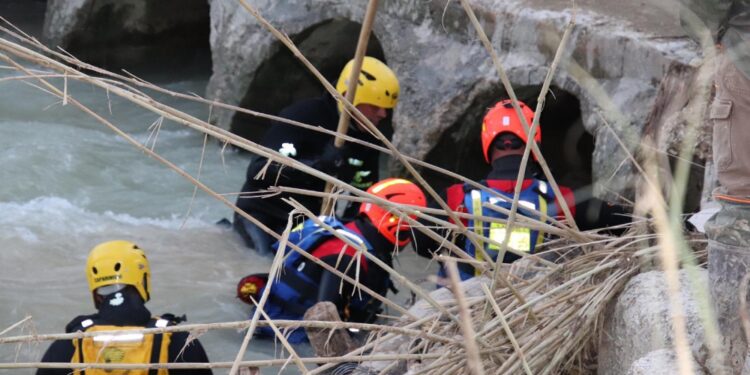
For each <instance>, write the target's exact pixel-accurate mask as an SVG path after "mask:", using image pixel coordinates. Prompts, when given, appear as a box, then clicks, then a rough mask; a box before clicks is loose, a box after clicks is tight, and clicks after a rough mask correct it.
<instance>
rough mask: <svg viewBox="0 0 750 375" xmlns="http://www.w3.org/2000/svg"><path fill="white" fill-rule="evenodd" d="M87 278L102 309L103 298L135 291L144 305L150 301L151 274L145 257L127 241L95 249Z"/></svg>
mask: <svg viewBox="0 0 750 375" xmlns="http://www.w3.org/2000/svg"><path fill="white" fill-rule="evenodd" d="M86 278H87V279H88V283H89V290H90V291H91V294H92V296H93V298H94V306H96V307H97V308H99V302H100V301H101V299H102V298H101V296H106V295H109V294H112V293H114V292H117V291H119V290H122V289H123V288H127V287H128V286H129V287H132V288H134V289H135V290H136V291H137V292H138V295H139V296H140V297H141V298H142V299H143V302H146V301H148V300H149V299H150V298H151V270H150V267H149V264H148V259H146V254H145V253H144V252H143V250H141V249H140V248H139V247H138V245H136V244H134V243H132V242H128V241H119V240H118V241H108V242H104V243H101V244H99V245H96V247H94V248H93V249H92V250H91V252H90V253H89V257H88V260H87V261H86Z"/></svg>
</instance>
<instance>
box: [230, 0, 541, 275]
mask: <svg viewBox="0 0 750 375" xmlns="http://www.w3.org/2000/svg"><path fill="white" fill-rule="evenodd" d="M238 1H239V2H240V4H241V5H242V6H243V7H244V8H245V9H246V10H247V11H248V12H249V13H250V14H251V15H252V16H254V17H255V18H256V19H257V20H258V22H260V24H261V25H262V26H263V27H264V28H265V29H266V30H268V31H269V32H271V34H273V35H274V36H275V37H276V38H277V39H278V40H279V41H280V42H281V43H282V44H284V46H286V47H287V48H288V49H289V50H290V51H291V52H292V53H293V54H294V56H295V57H297V59H298V60H300V61H301V62H302V64H303V65H304V66H305V67H306V68H307V69H308V70H309V71H310V72H311V73H312V74H313V75H314V76H315V77H316V78H317V79H318V81H319V82H320V83H321V84H322V85H323V87H324V88H325V89H326V91H328V93H330V94H331V95H332V96H333V97H334V98H336V100H338V101H339V103H340V104H342V105H343V106H344V108H345V109H346V110H347V111H349V112H350V114H356V116H355V117H356V118H359V119H360V120H361V121H360V125H362V126H364V127H365V128H366V129H367V130H368V131H369V132H370V133H371V134H372V135H373V136H375V138H377V139H378V140H379V141H381V142H382V143H383V144H384V145H386V147H387V148H388V149H389V150H390V151H391V155H392V156H393V157H394V158H395V159H396V160H398V161H399V162H400V163H401V164H402V165H403V166H404V167H405V168H406V170H407V171H408V172H409V174H411V175H412V176H413V177H414V179H415V180H416V181H417V183H418V184H419V185H420V186H421V187H422V188H423V189H424V190H425V191H427V193H428V195H429V196H430V197H432V199H433V200H434V201H435V202H436V203H437V204H438V205H439V206H440V207H441V208H442V209H443V210H445V213H446V214H447V215H448V216H449V217H450V218H451V219H452V220H453V222H455V223H456V224H457V225H458V226H459V230H460V232H461V233H462V234H466V233H468V232H469V230H468V229H467V228H466V227H465V226H464V225H463V223H462V222H461V221H460V220H458V219H457V218H456V217H455V214H454V212H453V211H452V210H451V209H450V208H449V207H448V205H447V203H446V202H445V201H444V200H443V198H442V197H441V196H440V195H439V194H437V193H436V192H435V190H433V189H432V187H431V186H430V185H429V184H428V183H427V181H425V180H424V178H422V176H421V174H420V173H419V172H418V171H417V170H416V169H415V168H414V166H412V165H411V163H409V161H408V160H407V159H406V158H404V156H403V154H401V153H400V152H399V151H398V150H397V149H396V147H395V146H393V144H392V143H391V142H390V141H389V140H388V138H387V137H385V136H384V135H383V133H382V132H380V130H379V129H378V128H377V127H376V126H375V125H373V124H372V122H370V120H368V119H367V118H365V117H364V116H362V114H361V113H360V112H359V110H358V109H357V108H356V107H354V105H352V103H350V102H348V101H346V99H345V98H343V97H342V96H341V94H339V92H338V91H337V90H335V88H334V87H333V86H332V85H331V84H330V83H329V82H328V81H327V80H326V79H325V77H324V76H323V75H322V74H321V73H320V72H319V71H318V70H317V69H316V68H315V67H314V66H313V65H312V64H311V63H310V62H309V61H308V60H307V58H306V57H305V56H304V55H303V54H302V53H301V52H300V51H299V49H298V48H297V46H296V45H295V44H294V42H292V40H291V39H289V37H288V36H287V35H285V34H283V33H282V32H280V31H279V30H278V29H276V28H275V27H274V26H273V25H271V24H270V23H269V22H268V20H266V19H265V18H263V16H262V15H261V14H260V13H259V12H258V11H257V10H256V9H255V8H254V7H253V6H251V5H250V4H248V3H247V1H246V0H238ZM519 113H520V112H519ZM333 180H335V181H337V182H338V183H336V184H334V185H335V186H337V187H340V188H344V187H345V186H348V185H347V184H344V183H342V182H341V181H339V180H337V179H333ZM553 188H554V185H553ZM400 216H401V215H400ZM402 218H403V216H402ZM467 238H468V239H469V241H471V242H473V243H474V246H475V248H476V249H477V251H479V252H480V253H482V255H483V256H484V259H491V258H490V257H489V256H488V254H487V253H486V251H485V250H484V247H482V246H478V243H477V242H476V241H475V240H474V239H473V238H471V237H467ZM488 264H490V262H488ZM490 265H491V264H490ZM506 286H509V287H511V288H512V286H510V285H506Z"/></svg>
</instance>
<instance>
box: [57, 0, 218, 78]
mask: <svg viewBox="0 0 750 375" xmlns="http://www.w3.org/2000/svg"><path fill="white" fill-rule="evenodd" d="M177 9H179V11H175V10H177ZM87 11H88V16H87V17H86V19H85V21H84V24H83V25H82V27H78V28H76V29H75V31H74V32H73V33H72V34H71V35H70V36H69V38H68V39H67V43H65V44H66V47H65V49H66V50H67V51H68V52H70V53H71V54H73V56H76V57H77V58H79V59H81V60H82V61H85V62H87V63H90V64H93V65H96V66H99V67H102V68H105V69H107V70H111V71H114V72H121V71H122V70H123V69H124V70H127V71H128V72H131V73H133V74H136V75H138V76H141V77H144V78H146V79H148V80H152V81H164V80H173V79H174V78H175V77H195V76H198V77H205V78H208V77H209V75H210V74H211V46H210V43H209V36H210V26H211V19H210V8H209V4H208V2H207V1H206V0H160V1H146V2H119V1H96V2H92V4H91V6H90V9H88V10H87Z"/></svg>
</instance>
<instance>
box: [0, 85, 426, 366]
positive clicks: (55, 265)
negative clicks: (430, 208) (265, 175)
mask: <svg viewBox="0 0 750 375" xmlns="http://www.w3.org/2000/svg"><path fill="white" fill-rule="evenodd" d="M10 74H11V73H8V72H7V71H5V72H1V71H0V79H1V78H3V77H7V76H9V75H10ZM57 83H58V84H60V85H62V82H57ZM205 83H206V81H205V80H203V79H200V80H184V81H179V82H173V83H169V84H167V85H166V86H167V87H168V88H170V89H172V90H175V91H180V92H197V93H202V92H203V91H204V88H205ZM68 90H69V92H70V94H71V95H72V96H74V97H76V98H77V99H79V100H80V101H81V102H83V103H85V104H86V105H88V106H90V107H91V108H93V109H94V110H96V111H97V112H98V113H100V114H103V115H105V116H106V117H107V118H109V119H111V120H112V121H113V122H114V123H115V124H116V125H118V126H119V127H120V128H121V129H123V130H124V131H126V132H127V133H129V134H130V135H132V136H133V137H135V138H136V139H138V140H139V141H141V142H144V143H145V142H149V145H152V144H154V139H155V140H156V141H155V146H154V149H155V151H157V152H159V153H160V154H161V155H162V156H164V157H166V158H167V159H169V160H171V161H172V162H174V163H175V164H177V165H178V166H180V167H181V168H183V169H184V170H186V171H187V172H189V173H191V174H193V175H197V172H198V169H199V164H200V159H201V152H202V149H203V145H204V143H203V135H202V134H199V133H197V132H195V131H192V130H190V129H187V128H184V127H182V126H179V125H177V124H174V123H169V122H168V121H164V123H163V124H162V127H161V129H160V130H159V132H158V135H157V134H155V133H153V132H152V130H150V129H149V127H150V126H151V125H152V124H153V123H154V121H156V120H157V116H156V115H154V114H152V113H149V112H147V111H145V110H143V109H141V108H139V107H136V106H134V105H132V104H130V103H126V102H124V101H122V100H119V99H117V98H116V97H112V96H110V97H109V98H108V97H107V94H106V93H105V92H102V91H100V90H97V89H94V88H92V87H90V86H87V85H83V84H74V83H69V87H68ZM157 98H159V99H163V101H165V102H166V103H168V104H170V105H173V106H176V107H178V108H180V109H182V110H184V111H186V112H189V113H191V114H193V115H195V116H198V117H202V118H206V117H207V115H208V113H207V112H208V111H207V108H205V107H203V106H201V105H197V104H194V103H186V102H180V101H176V100H175V99H170V98H161V97H158V96H157ZM249 158H250V157H249V156H248V155H245V154H240V153H236V152H231V151H224V152H222V149H221V147H220V145H218V144H216V143H214V142H208V144H207V147H206V150H205V156H204V160H203V166H202V169H201V173H200V176H201V180H202V181H203V182H204V183H206V184H207V185H208V186H210V187H211V188H213V189H214V190H215V191H217V192H219V193H233V192H236V191H238V190H239V188H240V187H241V185H242V182H243V179H244V173H245V167H246V165H247V163H248V161H249ZM0 166H2V168H0V331H2V330H3V329H5V328H6V327H8V326H10V325H12V324H14V323H16V322H18V321H20V320H22V319H24V318H25V317H27V316H31V317H32V319H31V321H30V322H29V323H27V324H25V325H23V326H22V327H20V328H18V329H15V330H14V331H12V332H10V333H8V334H6V336H14V335H20V334H30V333H62V332H63V331H64V327H65V324H66V323H67V322H68V321H70V319H72V318H73V317H75V316H76V315H79V314H88V313H92V312H93V311H94V309H93V305H92V302H91V297H90V294H89V292H88V289H87V286H86V280H85V275H84V272H83V271H84V270H83V268H84V264H85V259H86V256H87V254H88V251H89V250H90V249H91V247H92V246H94V245H95V244H97V243H99V242H101V241H105V240H110V239H127V240H131V241H134V242H136V243H138V244H139V245H140V246H141V247H143V248H144V249H145V250H146V251H147V254H148V255H149V258H150V260H151V267H152V273H153V276H152V285H153V299H152V300H151V301H150V302H149V303H148V305H147V306H148V307H149V308H150V310H151V311H152V312H153V313H156V314H158V313H163V312H172V313H175V314H183V313H184V314H187V317H188V322H189V323H212V322H223V321H236V320H242V319H245V318H246V317H247V316H248V313H249V308H248V306H246V305H243V304H241V303H239V302H238V300H237V299H236V298H235V297H234V286H235V283H236V281H237V280H238V279H239V278H240V277H242V276H244V275H246V274H249V273H255V272H263V271H265V270H267V269H268V267H269V266H270V262H271V259H270V258H266V257H261V256H258V255H256V254H255V253H254V252H253V251H252V250H250V249H246V248H244V247H243V246H242V244H241V243H240V240H239V238H238V237H236V236H235V235H234V234H233V233H232V232H229V231H226V230H224V229H221V228H219V227H217V226H216V225H214V223H215V222H216V221H217V220H219V219H221V218H222V217H230V216H231V211H230V210H229V208H227V207H226V206H224V205H223V204H222V203H220V202H219V201H217V200H215V199H213V198H212V197H210V196H208V195H206V194H204V193H202V192H200V191H199V192H198V193H197V194H196V195H195V197H193V190H194V189H193V186H192V185H191V184H190V183H189V182H187V181H186V180H184V179H183V178H182V177H180V176H179V175H177V174H176V173H174V172H172V171H171V170H169V169H167V168H166V167H164V166H163V165H161V164H160V163H158V162H156V161H155V160H152V159H150V158H149V157H148V156H146V155H145V154H143V153H142V152H139V151H138V150H136V149H135V148H134V147H133V146H131V145H130V144H128V143H126V142H125V141H124V140H123V139H122V138H120V137H119V136H117V135H116V134H115V133H113V132H112V131H111V130H109V129H107V128H105V127H104V126H102V125H101V124H99V123H97V122H95V121H94V120H93V119H91V118H89V117H87V116H86V115H84V114H83V113H81V112H80V111H78V110H77V109H75V108H73V107H72V106H71V105H67V106H62V104H61V103H60V101H59V100H58V99H56V98H54V97H52V96H50V95H48V94H45V93H42V92H40V91H39V90H38V89H35V88H32V87H29V86H28V85H24V84H22V83H20V82H17V81H0ZM232 199H233V198H232ZM397 261H398V262H399V263H400V264H399V265H398V267H399V268H400V269H402V270H404V272H405V273H406V274H408V275H411V276H412V277H413V278H414V279H420V278H424V277H425V275H426V274H428V273H430V272H431V271H428V270H426V267H427V262H424V261H422V260H419V259H417V258H416V257H415V256H414V255H413V254H408V255H407V254H403V255H402V256H400V257H399V258H398V259H397ZM424 285H426V286H428V287H429V283H424ZM401 289H402V290H403V289H405V288H401ZM407 294H408V293H405V292H402V293H401V294H400V295H396V296H394V297H393V299H394V300H396V301H398V302H400V303H405V301H406V300H407V299H408V296H407ZM241 340H242V333H241V332H236V331H212V332H209V333H207V334H205V335H204V336H202V337H201V341H203V343H204V346H205V347H206V349H207V351H208V354H209V357H210V359H211V360H212V361H229V360H233V359H234V356H235V355H236V352H237V350H238V348H239V345H240V342H241ZM47 345H48V343H46V342H39V343H32V344H24V345H0V361H2V362H13V361H17V362H31V361H37V360H38V359H39V358H41V355H42V353H43V352H44V350H45V349H46V347H47ZM275 349H276V346H275V345H274V344H273V343H272V342H268V341H254V343H253V344H252V345H251V348H250V351H249V352H248V354H247V355H246V357H245V358H246V359H264V358H270V357H273V356H275V355H277V354H276V353H275V352H274V351H275ZM299 349H300V350H301V351H302V352H303V353H309V347H306V346H302V347H300V348H299ZM1 372H3V371H2V370H0V373H1ZM32 372H33V371H32V370H13V371H10V372H7V371H6V372H5V373H13V374H16V373H32ZM275 372H276V370H274V371H273V373H275Z"/></svg>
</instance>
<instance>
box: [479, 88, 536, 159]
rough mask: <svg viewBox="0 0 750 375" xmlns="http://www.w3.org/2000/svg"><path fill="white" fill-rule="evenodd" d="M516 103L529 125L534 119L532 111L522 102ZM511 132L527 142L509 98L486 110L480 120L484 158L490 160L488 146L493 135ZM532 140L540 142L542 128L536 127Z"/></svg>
mask: <svg viewBox="0 0 750 375" xmlns="http://www.w3.org/2000/svg"><path fill="white" fill-rule="evenodd" d="M518 105H519V106H521V112H522V113H523V117H525V118H526V121H527V122H528V123H529V126H531V122H532V121H533V120H534V111H532V110H531V108H529V106H527V105H526V104H525V103H524V102H522V101H520V100H519V101H518ZM506 132H508V133H512V134H515V135H516V136H518V137H519V138H521V140H522V141H523V142H524V143H527V142H528V140H529V138H528V136H527V135H526V132H525V131H524V129H523V125H522V124H521V120H520V119H519V118H518V116H516V110H515V109H513V103H512V102H511V101H510V100H507V99H506V100H501V101H499V102H497V104H495V106H494V107H492V108H490V110H489V111H487V114H486V115H484V120H482V152H483V153H484V160H486V161H487V162H488V163H489V162H490V152H489V151H490V146H492V141H494V140H495V137H497V136H498V135H500V134H502V133H506ZM534 141H535V142H536V143H541V142H542V130H541V129H540V128H537V129H536V133H535V134H534Z"/></svg>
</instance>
